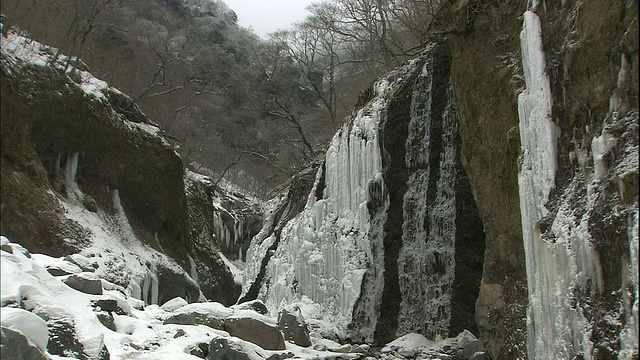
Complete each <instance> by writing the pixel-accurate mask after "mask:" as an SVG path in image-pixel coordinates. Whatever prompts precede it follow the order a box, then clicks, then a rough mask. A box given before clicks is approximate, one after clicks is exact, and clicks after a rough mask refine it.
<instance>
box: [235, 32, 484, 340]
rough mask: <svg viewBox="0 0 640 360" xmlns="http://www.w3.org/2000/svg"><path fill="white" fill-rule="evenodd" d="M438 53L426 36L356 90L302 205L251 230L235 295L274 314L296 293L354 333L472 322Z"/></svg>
mask: <svg viewBox="0 0 640 360" xmlns="http://www.w3.org/2000/svg"><path fill="white" fill-rule="evenodd" d="M450 61H451V58H450V53H449V51H448V48H447V46H446V45H445V44H435V45H433V46H431V47H430V48H429V49H428V50H427V51H426V52H425V53H424V54H423V55H422V56H421V57H419V58H418V59H416V60H414V61H413V62H412V63H410V64H408V65H407V66H405V67H403V68H401V69H398V70H396V71H395V72H393V73H392V74H391V75H389V76H388V77H386V78H385V79H382V80H380V81H379V82H378V83H377V85H376V86H375V88H373V89H371V90H370V91H369V92H367V93H365V95H363V98H362V99H361V102H362V104H363V107H362V108H360V109H358V110H357V111H356V112H354V115H353V117H352V118H351V119H350V120H349V121H348V122H347V124H345V125H344V127H343V128H342V129H341V130H340V131H339V132H338V133H337V134H336V136H335V137H334V138H333V140H332V143H331V145H330V147H329V150H328V151H327V155H326V160H325V162H324V164H323V165H322V166H321V167H319V169H318V170H317V173H316V177H315V183H313V187H312V188H311V189H310V191H307V194H308V197H307V198H306V205H304V210H303V211H302V212H301V213H300V214H297V215H296V214H295V213H293V215H295V217H290V219H291V220H290V221H287V222H283V221H282V218H278V217H275V216H272V217H271V219H270V220H267V226H265V228H264V229H263V232H262V233H261V234H260V235H258V236H256V238H254V243H253V244H252V247H251V249H250V253H251V254H252V255H253V256H254V258H248V261H249V262H248V268H247V276H248V277H249V278H251V276H255V278H256V281H255V282H254V283H253V285H252V286H250V287H248V288H246V289H245V293H246V296H245V298H243V299H249V298H250V297H249V296H250V295H252V296H254V297H255V296H257V297H258V298H260V299H264V301H265V303H266V304H267V307H269V308H270V309H272V311H277V307H278V306H279V304H281V303H283V302H284V303H287V304H291V303H295V302H296V301H301V300H302V299H303V298H308V299H310V300H312V301H314V302H317V303H318V304H322V307H323V314H322V316H323V317H324V320H325V321H328V322H330V323H332V324H334V325H335V326H336V327H337V329H338V332H342V334H341V335H339V337H340V336H341V337H347V338H349V339H352V340H355V341H370V342H371V341H374V342H376V343H381V344H383V343H386V342H388V341H391V340H393V339H395V338H396V337H397V336H400V335H403V334H406V333H410V332H420V333H424V334H425V335H427V336H429V337H431V338H435V337H438V336H448V335H449V334H457V333H459V332H460V331H462V330H463V329H465V328H468V329H475V323H474V320H473V319H474V316H473V314H474V303H475V300H476V298H477V294H478V288H479V284H480V277H481V269H482V261H483V256H482V254H483V252H484V235H483V232H482V227H481V223H480V220H479V217H478V213H477V210H476V205H475V203H474V198H473V195H472V192H471V188H470V186H469V183H468V182H467V179H466V176H464V174H463V171H462V162H461V158H460V147H461V143H460V138H459V135H458V125H457V119H456V111H455V104H454V103H453V98H452V90H451V81H450V73H449V64H450ZM367 94H369V95H367ZM307 183H309V184H310V182H307ZM287 199H289V201H290V202H289V203H288V205H287V206H289V208H295V207H296V206H294V205H292V202H291V200H290V199H292V198H287ZM295 201H297V203H298V204H303V203H302V201H304V198H302V197H300V196H298V197H297V200H295ZM285 204H287V203H286V202H285ZM284 207H285V205H280V207H279V208H277V209H282V208H284ZM298 207H300V206H298ZM279 211H280V210H277V211H275V210H274V211H272V212H273V213H274V215H277V214H278V213H279ZM285 220H287V219H285ZM274 222H277V224H279V226H278V227H276V226H273V223H274ZM274 230H275V231H274ZM256 284H257V285H256ZM256 286H260V287H259V291H256V289H255V287H256ZM474 289H475V290H474ZM454 307H455V309H456V311H452V308H454ZM273 309H275V310H273Z"/></svg>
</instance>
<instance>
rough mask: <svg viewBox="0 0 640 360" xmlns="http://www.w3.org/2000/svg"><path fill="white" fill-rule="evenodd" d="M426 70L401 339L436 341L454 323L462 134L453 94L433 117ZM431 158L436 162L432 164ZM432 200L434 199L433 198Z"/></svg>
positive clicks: (409, 157) (407, 203)
mask: <svg viewBox="0 0 640 360" xmlns="http://www.w3.org/2000/svg"><path fill="white" fill-rule="evenodd" d="M428 65H429V64H428V63H427V64H425V67H424V69H423V72H422V74H421V78H423V79H421V80H420V84H421V85H422V84H425V86H417V87H416V89H415V90H414V93H413V95H412V101H411V120H410V122H409V131H408V137H407V141H406V156H405V157H406V163H407V169H408V171H409V172H410V175H409V179H408V181H407V192H406V193H405V195H404V203H403V211H404V223H403V225H402V226H403V231H402V243H403V246H402V249H401V251H400V256H399V258H398V264H399V267H400V268H399V282H400V289H401V292H402V302H401V304H400V312H399V319H398V324H399V326H398V331H397V333H398V335H401V334H406V333H409V332H419V333H421V334H424V335H425V336H427V337H428V338H431V339H433V338H436V337H438V336H445V337H446V336H447V334H448V332H449V323H450V320H451V287H452V285H453V280H454V275H455V258H454V256H455V233H456V231H455V219H456V207H455V204H456V201H455V200H456V198H455V189H454V186H455V183H456V170H455V169H456V163H455V161H456V144H455V143H454V139H455V134H456V133H457V130H458V129H457V123H456V121H455V114H454V109H453V103H452V96H451V94H450V93H448V94H447V99H448V103H447V106H446V108H445V109H444V113H440V114H436V113H434V104H433V103H432V102H433V100H434V99H433V97H434V96H435V95H436V94H433V93H432V89H431V87H432V83H433V79H432V76H433V75H432V74H431V73H430V71H429V69H430V67H429V66H428ZM447 91H448V92H449V91H450V89H447ZM434 137H439V139H434ZM436 144H442V145H441V146H437V145H436ZM432 153H433V154H432ZM435 155H438V156H435ZM431 158H435V159H438V160H437V161H435V162H432V161H430V159H431ZM432 178H433V179H437V180H436V181H433V183H432V186H433V185H435V189H430V188H429V186H430V179H432ZM430 194H434V195H435V198H429V196H430Z"/></svg>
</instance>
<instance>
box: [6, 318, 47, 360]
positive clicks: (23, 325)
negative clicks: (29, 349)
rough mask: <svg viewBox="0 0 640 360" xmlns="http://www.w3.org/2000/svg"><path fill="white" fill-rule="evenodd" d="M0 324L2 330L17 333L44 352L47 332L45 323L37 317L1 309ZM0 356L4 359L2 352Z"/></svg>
mask: <svg viewBox="0 0 640 360" xmlns="http://www.w3.org/2000/svg"><path fill="white" fill-rule="evenodd" d="M0 322H2V327H3V328H7V329H10V330H13V331H17V332H19V333H20V334H22V335H24V336H25V337H26V338H27V339H28V340H29V342H30V343H32V344H34V345H35V346H36V347H37V348H39V349H40V350H41V351H43V352H45V351H46V349H47V339H48V338H49V331H48V329H47V323H46V322H45V321H44V320H42V318H40V317H39V316H38V315H36V314H34V313H31V312H29V311H27V310H24V309H19V308H10V307H3V308H2V310H1V314H0ZM12 338H13V336H12ZM2 354H3V356H2V358H4V357H5V355H4V350H3V352H2ZM7 358H10V357H7Z"/></svg>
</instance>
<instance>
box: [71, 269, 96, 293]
mask: <svg viewBox="0 0 640 360" xmlns="http://www.w3.org/2000/svg"><path fill="white" fill-rule="evenodd" d="M63 282H64V283H65V284H67V285H68V286H69V287H71V288H73V289H75V290H78V291H80V292H83V293H85V294H92V295H102V282H101V281H100V278H99V277H98V275H96V274H93V273H90V272H83V273H79V274H73V275H70V276H69V277H68V278H66V279H64V280H63Z"/></svg>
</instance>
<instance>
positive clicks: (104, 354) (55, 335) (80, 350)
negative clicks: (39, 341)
mask: <svg viewBox="0 0 640 360" xmlns="http://www.w3.org/2000/svg"><path fill="white" fill-rule="evenodd" d="M47 323H48V328H49V343H48V345H47V350H48V351H49V353H50V354H52V355H59V356H65V357H71V358H75V359H94V360H109V358H110V357H109V351H108V350H107V347H106V346H105V345H104V342H102V341H101V343H100V347H99V350H97V349H98V348H96V349H91V352H93V351H96V353H95V354H88V353H87V351H86V349H85V348H84V346H83V345H82V343H81V342H80V341H79V338H78V334H77V332H76V328H75V325H74V324H73V322H69V321H68V320H65V319H50V320H49V321H48V322H47Z"/></svg>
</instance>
